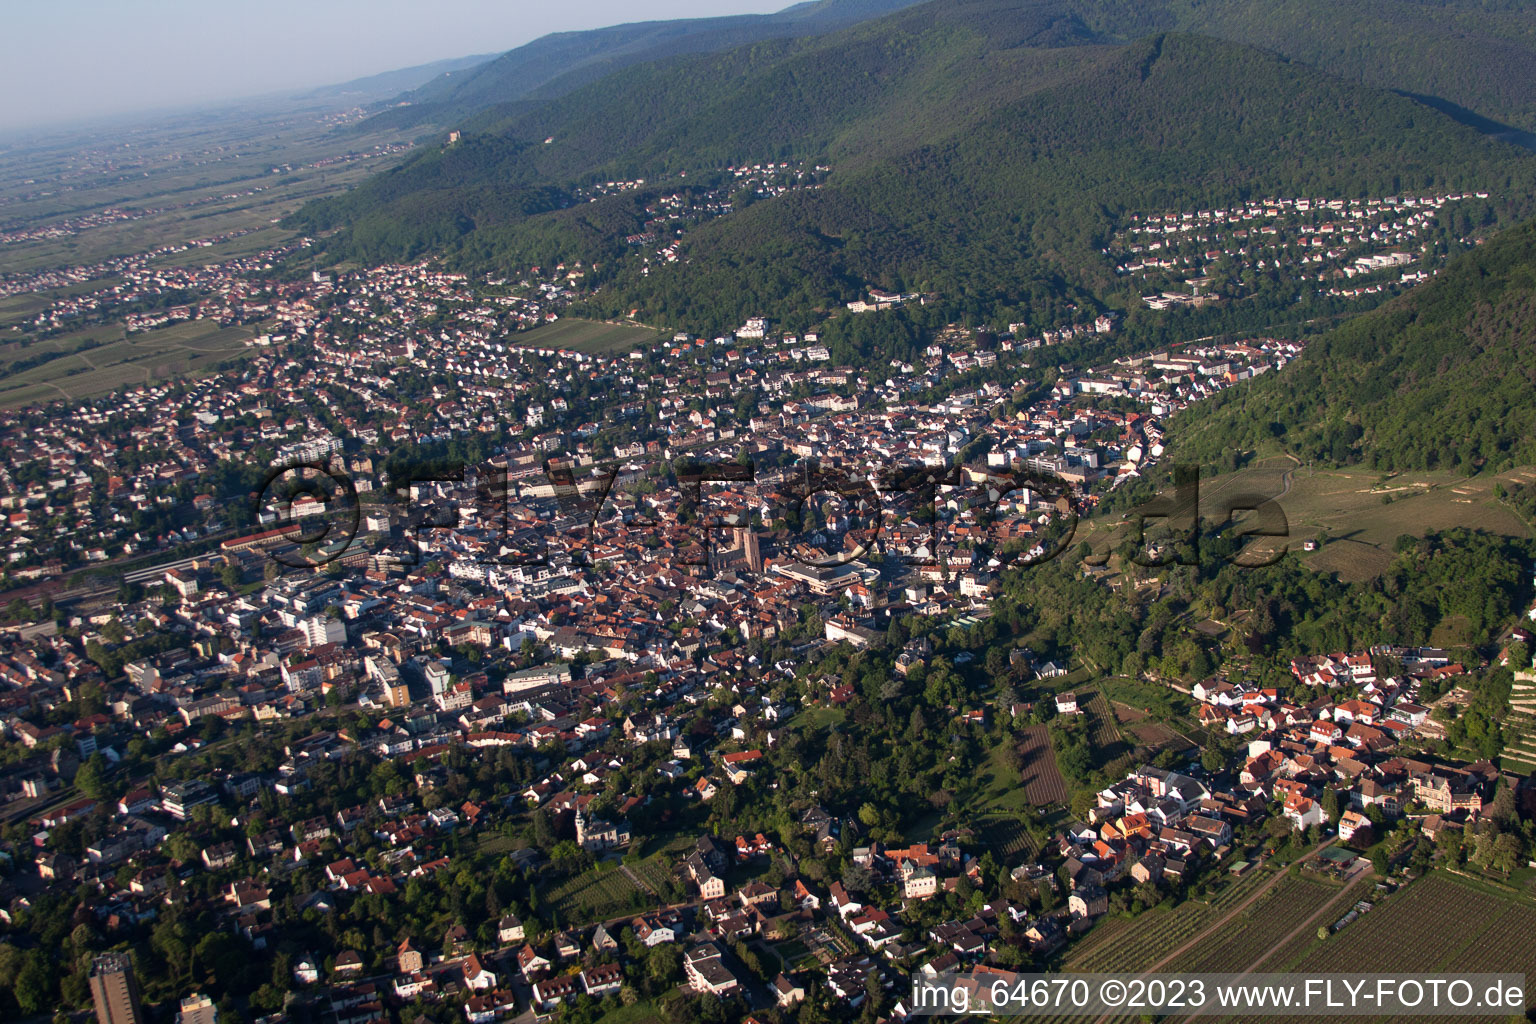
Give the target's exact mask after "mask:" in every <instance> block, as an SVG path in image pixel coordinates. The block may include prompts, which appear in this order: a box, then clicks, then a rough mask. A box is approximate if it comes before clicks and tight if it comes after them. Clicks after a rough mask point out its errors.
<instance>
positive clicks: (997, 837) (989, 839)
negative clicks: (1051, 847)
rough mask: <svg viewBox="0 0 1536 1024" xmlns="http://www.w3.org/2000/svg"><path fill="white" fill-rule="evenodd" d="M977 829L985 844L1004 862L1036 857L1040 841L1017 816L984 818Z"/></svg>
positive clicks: (977, 824)
mask: <svg viewBox="0 0 1536 1024" xmlns="http://www.w3.org/2000/svg"><path fill="white" fill-rule="evenodd" d="M976 829H977V832H978V834H979V838H980V839H981V842H982V844H983V845H985V846H986V847H987V848H988V849H990V850H991V851H992V853H993V855H995V856H996V857H997V859H998V860H999V861H1000V862H1002V863H1004V864H1012V863H1014V862H1015V861H1016V860H1024V859H1029V858H1032V857H1034V855H1035V854H1036V853H1037V852H1038V851H1039V849H1040V846H1039V843H1037V842H1036V840H1035V838H1034V837H1033V836H1031V835H1030V834H1029V830H1028V829H1027V828H1025V827H1024V823H1023V822H1022V821H1019V820H1018V819H1017V818H1001V817H999V818H982V819H980V820H978V821H977V822H976Z"/></svg>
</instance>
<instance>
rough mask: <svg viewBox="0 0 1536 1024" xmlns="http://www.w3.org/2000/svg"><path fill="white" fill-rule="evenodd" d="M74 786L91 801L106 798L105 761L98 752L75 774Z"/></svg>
mask: <svg viewBox="0 0 1536 1024" xmlns="http://www.w3.org/2000/svg"><path fill="white" fill-rule="evenodd" d="M75 785H76V786H79V787H80V792H82V793H84V794H85V795H86V796H88V797H90V798H91V799H92V800H102V799H105V798H106V796H107V759H106V757H104V756H103V755H102V754H101V753H100V752H99V751H98V752H97V753H95V754H92V755H91V756H90V757H89V758H88V759H87V760H86V762H85V764H83V765H81V766H80V770H79V771H77V772H76V773H75Z"/></svg>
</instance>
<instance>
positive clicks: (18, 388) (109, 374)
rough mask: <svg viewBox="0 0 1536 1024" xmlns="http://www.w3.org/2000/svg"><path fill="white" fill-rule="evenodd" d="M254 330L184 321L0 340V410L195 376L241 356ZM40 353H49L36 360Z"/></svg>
mask: <svg viewBox="0 0 1536 1024" xmlns="http://www.w3.org/2000/svg"><path fill="white" fill-rule="evenodd" d="M256 333H257V329H256V328H254V327H221V326H219V324H218V323H216V322H215V321H212V320H188V321H184V322H182V323H177V324H171V325H169V326H166V327H159V328H156V329H154V330H149V331H136V332H133V333H124V332H123V330H122V329H121V328H120V327H115V326H113V327H96V328H87V329H85V330H81V331H75V332H72V333H69V334H62V335H58V336H56V337H53V338H48V339H47V340H45V341H40V342H37V343H35V344H32V345H25V346H23V345H21V344H19V343H16V342H12V343H10V344H4V345H0V376H3V380H0V408H12V409H14V408H19V407H21V406H25V405H31V404H38V403H45V402H50V401H53V400H55V399H60V398H66V399H79V398H94V397H98V396H100V395H105V394H110V393H112V392H114V391H117V390H119V389H120V388H124V387H131V386H133V385H137V384H148V383H153V382H154V381H158V380H163V379H165V378H167V377H171V376H195V375H196V374H198V373H199V372H203V371H207V370H210V369H211V368H213V367H214V366H216V365H217V364H219V363H221V362H224V361H226V360H229V359H238V358H242V357H243V356H245V355H246V354H247V353H248V352H249V351H250V350H249V348H248V347H247V346H246V342H247V341H248V340H250V339H251V338H253V337H255V335H256ZM45 355H47V356H52V358H49V359H48V360H47V361H46V362H40V363H38V362H37V359H38V357H40V356H45ZM16 367H20V369H15V368H16Z"/></svg>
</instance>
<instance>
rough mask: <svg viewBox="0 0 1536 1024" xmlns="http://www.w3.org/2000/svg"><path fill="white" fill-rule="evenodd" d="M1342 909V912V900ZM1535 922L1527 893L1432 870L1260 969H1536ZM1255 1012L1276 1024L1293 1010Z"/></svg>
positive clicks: (1285, 949) (1290, 946)
mask: <svg viewBox="0 0 1536 1024" xmlns="http://www.w3.org/2000/svg"><path fill="white" fill-rule="evenodd" d="M1365 898H1367V899H1369V898H1370V897H1369V896H1367V897H1365ZM1337 909H1339V910H1340V911H1341V912H1342V910H1343V909H1344V905H1343V901H1340V903H1339V904H1338V907H1337ZM1329 916H1332V914H1331V913H1330V915H1329ZM1330 923H1331V922H1330ZM1533 930H1536V904H1533V903H1532V902H1531V901H1530V900H1529V899H1528V898H1524V897H1519V896H1515V895H1513V894H1508V893H1504V892H1501V891H1499V890H1495V889H1493V888H1491V887H1487V886H1483V885H1479V884H1478V883H1476V882H1472V881H1469V880H1466V879H1463V878H1460V877H1458V876H1456V875H1452V874H1450V873H1448V872H1445V871H1433V872H1431V873H1430V874H1428V875H1426V876H1425V877H1424V878H1422V879H1420V880H1419V881H1417V882H1414V883H1412V884H1410V885H1409V886H1408V887H1407V888H1405V889H1403V890H1402V891H1400V892H1398V893H1396V894H1394V895H1392V896H1389V897H1387V898H1386V899H1385V900H1384V901H1382V902H1380V903H1379V904H1378V905H1377V906H1376V908H1375V909H1374V910H1372V911H1371V912H1370V913H1368V914H1364V915H1362V916H1361V917H1360V918H1358V919H1357V920H1356V921H1355V922H1354V923H1353V924H1351V925H1349V926H1347V927H1346V928H1344V929H1343V930H1342V931H1339V932H1337V933H1335V934H1334V935H1331V936H1329V937H1328V938H1327V939H1324V940H1319V939H1318V938H1317V937H1316V935H1315V934H1312V933H1309V934H1306V935H1302V936H1298V937H1297V939H1296V940H1295V941H1294V942H1291V943H1287V944H1286V945H1285V946H1282V947H1281V948H1279V949H1277V950H1275V951H1274V953H1273V954H1271V955H1270V956H1269V957H1267V958H1266V959H1265V960H1264V961H1263V962H1262V963H1261V964H1260V966H1259V967H1258V970H1260V971H1265V972H1280V971H1317V972H1322V971H1335V972H1337V971H1350V972H1370V971H1380V972H1395V973H1425V972H1429V971H1494V972H1509V973H1520V972H1523V973H1525V974H1526V975H1527V976H1528V977H1536V945H1533V944H1532V942H1531V941H1530V936H1531V933H1532V931H1533ZM1314 931H1315V930H1314ZM1529 991H1530V990H1529V989H1527V995H1528V997H1529ZM1251 1019H1252V1020H1254V1021H1255V1024H1258V1022H1259V1021H1264V1022H1271V1024H1272V1022H1276V1021H1281V1020H1290V1019H1292V1018H1279V1017H1262V1018H1251ZM1295 1019H1297V1020H1301V1019H1303V1018H1295ZM1314 1019H1315V1018H1314ZM1416 1019H1421V1020H1431V1019H1436V1018H1430V1017H1423V1018H1416ZM1446 1019H1447V1020H1451V1019H1460V1020H1467V1019H1468V1018H1465V1017H1463V1018H1446ZM1479 1019H1482V1018H1479Z"/></svg>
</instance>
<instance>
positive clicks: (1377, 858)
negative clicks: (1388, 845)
mask: <svg viewBox="0 0 1536 1024" xmlns="http://www.w3.org/2000/svg"><path fill="white" fill-rule="evenodd" d="M1371 867H1373V868H1375V869H1376V873H1377V874H1378V875H1380V876H1381V877H1382V878H1386V877H1387V875H1389V874H1391V872H1392V865H1391V862H1390V861H1388V860H1387V851H1386V850H1383V849H1382V848H1381V847H1379V846H1377V847H1375V848H1374V849H1372V850H1371Z"/></svg>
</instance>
